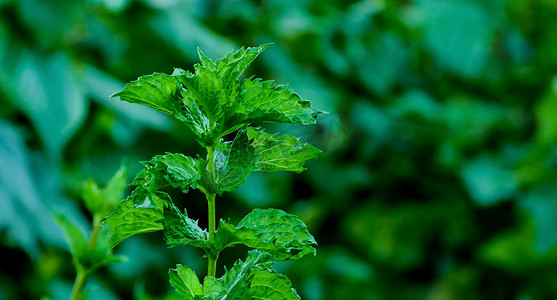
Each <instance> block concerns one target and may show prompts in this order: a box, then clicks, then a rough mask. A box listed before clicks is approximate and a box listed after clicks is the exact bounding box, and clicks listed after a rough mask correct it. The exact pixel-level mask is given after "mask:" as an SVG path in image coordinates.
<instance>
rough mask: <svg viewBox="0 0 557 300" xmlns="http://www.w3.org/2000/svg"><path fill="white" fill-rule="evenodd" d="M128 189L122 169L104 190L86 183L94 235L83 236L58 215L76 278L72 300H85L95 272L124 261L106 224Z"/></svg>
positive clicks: (91, 182)
mask: <svg viewBox="0 0 557 300" xmlns="http://www.w3.org/2000/svg"><path fill="white" fill-rule="evenodd" d="M125 189H126V170H125V168H123V167H121V168H120V169H119V170H118V171H117V172H116V174H114V175H113V176H112V178H111V179H110V181H109V182H108V183H107V185H106V186H105V187H104V188H100V187H99V186H98V185H97V183H96V182H94V181H93V180H87V181H85V182H83V185H82V192H81V196H82V198H83V201H84V203H85V208H87V210H88V211H89V213H90V214H91V215H92V221H91V232H90V233H86V232H83V231H82V230H81V229H80V228H79V226H78V225H77V224H76V223H74V222H73V221H72V220H71V219H70V218H68V217H67V216H66V215H64V214H62V213H57V214H56V215H55V218H56V221H57V222H58V225H59V226H60V228H61V229H62V231H63V233H64V236H65V237H66V240H67V242H68V244H69V248H70V253H71V254H72V262H73V265H74V267H75V270H76V277H75V281H74V285H73V289H72V293H71V296H70V300H78V299H83V295H82V294H83V288H84V287H85V283H86V281H87V278H88V277H89V276H91V274H92V273H93V272H95V271H96V270H98V269H99V268H101V267H104V266H106V265H108V264H110V263H114V262H121V261H123V260H124V259H123V258H121V257H116V256H114V255H112V247H111V245H110V241H111V235H110V230H109V228H108V227H106V226H102V223H101V222H102V220H103V219H104V218H106V216H107V215H108V214H110V213H111V212H112V210H113V209H114V207H115V206H116V205H117V204H118V203H119V202H120V200H121V199H122V195H123V194H124V190H125Z"/></svg>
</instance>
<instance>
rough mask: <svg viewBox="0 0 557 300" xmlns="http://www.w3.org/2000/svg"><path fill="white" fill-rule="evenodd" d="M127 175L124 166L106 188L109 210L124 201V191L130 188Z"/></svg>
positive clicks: (105, 199) (106, 200) (106, 201)
mask: <svg viewBox="0 0 557 300" xmlns="http://www.w3.org/2000/svg"><path fill="white" fill-rule="evenodd" d="M127 175H128V174H127V170H126V167H125V166H124V165H122V166H121V167H120V168H119V169H118V171H116V173H115V174H114V175H113V176H112V178H110V180H109V181H108V183H107V184H106V186H105V187H104V189H103V196H104V201H105V203H106V205H107V207H108V208H109V209H112V208H113V207H114V206H116V204H118V202H120V201H122V197H123V194H124V191H125V190H126V187H127V186H128V182H127Z"/></svg>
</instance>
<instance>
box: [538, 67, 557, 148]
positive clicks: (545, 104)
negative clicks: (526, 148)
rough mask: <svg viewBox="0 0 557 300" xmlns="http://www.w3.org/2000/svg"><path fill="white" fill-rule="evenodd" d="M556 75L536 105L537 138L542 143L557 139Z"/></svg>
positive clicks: (552, 141)
mask: <svg viewBox="0 0 557 300" xmlns="http://www.w3.org/2000/svg"><path fill="white" fill-rule="evenodd" d="M556 111H557V77H556V78H553V83H552V87H551V90H550V92H549V94H548V95H546V96H545V97H544V98H542V100H541V101H540V102H539V103H538V105H537V107H536V121H537V123H538V124H537V125H538V129H537V136H536V138H537V140H538V141H539V142H543V143H554V142H555V141H556V140H557V118H555V112H556Z"/></svg>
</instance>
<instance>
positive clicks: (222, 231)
mask: <svg viewBox="0 0 557 300" xmlns="http://www.w3.org/2000/svg"><path fill="white" fill-rule="evenodd" d="M215 239H216V240H217V241H218V244H219V247H222V248H226V247H231V246H234V245H237V244H243V245H246V246H248V247H250V248H255V249H258V250H260V251H263V252H265V253H269V254H271V255H272V257H273V259H275V260H286V259H299V258H300V257H303V256H304V255H306V254H311V253H313V254H315V248H314V247H315V246H316V245H317V242H316V241H315V238H314V237H313V236H312V235H311V234H310V233H309V231H308V229H307V227H306V225H305V224H304V222H302V221H301V220H300V219H298V218H297V217H296V216H294V215H291V214H287V213H285V212H284V211H282V210H280V209H272V208H269V209H254V210H253V211H252V212H251V213H249V214H248V215H247V216H245V217H244V218H243V219H242V220H241V221H240V223H238V226H233V225H231V224H229V223H227V222H225V221H222V220H221V222H220V224H219V228H218V230H217V232H216V236H215Z"/></svg>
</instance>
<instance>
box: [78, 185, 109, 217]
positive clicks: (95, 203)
mask: <svg viewBox="0 0 557 300" xmlns="http://www.w3.org/2000/svg"><path fill="white" fill-rule="evenodd" d="M81 197H82V198H83V201H84V202H85V207H87V210H88V211H90V212H91V213H96V212H99V211H101V210H102V208H103V206H104V198H103V193H102V191H101V189H100V188H99V186H98V185H97V183H96V182H95V181H94V180H92V179H89V180H86V181H84V182H83V183H82V185H81Z"/></svg>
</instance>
